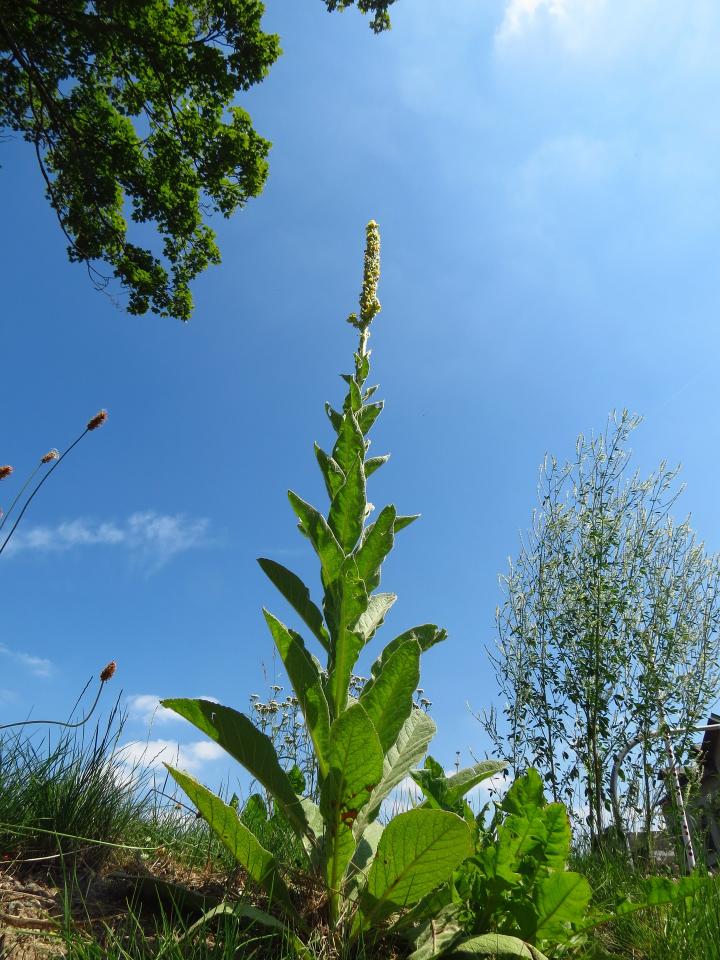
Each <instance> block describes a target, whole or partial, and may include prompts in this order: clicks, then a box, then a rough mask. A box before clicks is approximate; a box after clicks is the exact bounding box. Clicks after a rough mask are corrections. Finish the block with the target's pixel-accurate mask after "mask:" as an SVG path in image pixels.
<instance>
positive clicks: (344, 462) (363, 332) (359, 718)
mask: <svg viewBox="0 0 720 960" xmlns="http://www.w3.org/2000/svg"><path fill="white" fill-rule="evenodd" d="M379 278H380V236H379V232H378V227H377V224H376V223H374V222H370V223H369V224H368V226H367V244H366V249H365V262H364V272H363V283H362V290H361V294H360V310H359V313H358V314H351V316H350V317H349V318H348V322H349V323H350V324H351V325H352V327H353V328H354V329H355V330H356V331H357V333H358V336H359V343H358V348H357V351H356V352H355V354H354V371H353V373H351V374H345V375H343V379H344V380H345V382H346V384H347V394H346V396H345V399H344V402H343V406H342V409H341V410H335V409H333V408H332V407H331V406H330V405H326V411H327V415H328V418H329V420H330V424H331V425H332V428H333V430H334V432H335V434H336V439H335V442H334V446H333V448H332V452H331V453H327V452H326V451H324V450H322V449H321V448H320V447H319V446H317V445H316V447H315V455H316V458H317V462H318V465H319V467H320V470H321V472H322V476H323V479H324V481H325V487H326V489H327V494H328V497H329V500H330V505H329V508H328V511H327V514H326V515H324V514H323V513H321V512H320V511H319V510H317V509H316V508H315V507H313V506H311V505H310V504H309V503H307V502H306V501H305V500H303V499H302V498H301V497H299V496H298V495H297V494H296V493H293V492H292V491H291V492H290V493H289V494H288V496H289V499H290V505H291V506H292V509H293V511H294V512H295V514H296V516H297V519H298V526H299V529H300V532H301V533H302V534H303V535H304V536H305V537H306V538H307V539H308V540H309V541H310V543H311V545H312V547H313V549H314V551H315V553H316V554H317V557H318V559H319V562H320V578H321V583H322V588H323V598H322V605H321V606H317V605H316V604H315V603H314V602H313V600H312V599H311V596H310V591H309V589H308V588H307V587H306V586H305V584H304V583H303V582H302V581H301V580H300V578H299V577H297V576H296V575H295V574H294V573H292V572H291V571H290V570H288V569H286V568H285V567H284V566H282V565H280V564H279V563H276V562H275V561H274V560H267V559H261V560H260V561H259V563H260V566H261V567H262V569H263V570H264V572H265V573H266V574H267V576H268V577H269V578H270V580H271V581H272V583H273V584H274V585H275V587H277V589H278V590H279V591H280V593H281V594H282V596H283V597H284V598H285V600H286V601H288V603H289V604H290V605H291V606H292V607H293V609H294V610H295V612H296V613H297V615H298V617H299V618H300V619H301V620H302V621H303V622H304V624H305V626H306V627H307V630H308V631H309V634H310V635H311V637H312V638H313V643H314V644H315V645H316V649H317V651H318V652H322V655H323V656H324V659H325V663H324V665H323V664H321V662H320V661H319V660H318V659H317V658H316V657H315V656H314V655H313V653H312V652H311V650H310V649H308V646H307V645H306V643H305V640H304V639H303V638H302V637H301V635H300V634H299V633H297V632H296V631H295V630H294V629H293V628H291V627H288V626H286V625H285V624H284V623H282V622H281V621H280V620H279V619H278V618H277V617H276V616H274V615H273V614H272V613H270V612H269V611H267V610H264V611H263V612H264V615H265V619H266V621H267V624H268V627H269V629H270V633H271V634H272V637H273V640H274V641H275V645H276V647H277V650H278V653H279V655H280V658H281V660H282V662H283V664H284V667H285V670H286V672H287V675H288V678H289V680H290V682H291V684H292V686H293V689H294V692H295V696H296V697H297V700H298V701H299V704H300V708H301V710H302V713H303V717H304V722H305V725H306V728H307V732H308V734H309V737H310V739H311V741H312V748H313V751H314V756H315V763H316V766H317V776H318V784H319V803H318V804H316V803H314V802H313V801H312V800H311V799H310V798H308V797H303V796H301V795H299V794H298V793H297V792H296V789H295V785H294V783H293V780H292V779H291V777H289V775H288V772H287V771H286V769H284V768H283V765H282V763H281V762H280V760H279V758H278V755H277V753H276V751H275V748H274V746H273V743H272V741H271V739H270V738H269V737H268V736H267V735H266V734H264V733H263V732H262V731H260V730H258V729H257V727H256V726H255V725H254V724H253V723H252V721H251V720H250V719H249V718H248V717H247V716H246V715H245V714H243V713H240V712H238V711H236V710H233V709H231V708H230V707H225V706H221V705H220V704H217V703H214V702H210V701H207V700H187V699H170V700H163V701H162V703H163V706H165V707H167V708H169V709H171V710H174V711H175V712H176V713H178V714H180V716H182V717H184V718H185V719H186V720H189V721H190V722H191V723H193V724H194V725H195V726H196V727H197V728H198V729H199V730H201V731H203V733H205V734H207V735H208V736H209V737H211V738H212V739H213V740H214V741H215V742H216V743H218V744H220V745H221V746H222V747H223V748H224V749H225V750H226V751H227V752H228V753H229V754H230V755H231V756H233V757H234V758H235V759H236V760H238V761H239V762H240V763H241V764H242V765H243V766H244V767H245V768H246V769H247V770H248V771H249V772H250V774H251V775H252V776H253V777H254V778H255V779H256V780H257V781H258V782H259V783H260V784H262V786H263V787H264V788H265V790H266V791H267V792H268V794H269V795H271V796H272V797H273V800H274V804H275V806H276V808H277V809H278V810H280V811H281V812H282V814H283V815H284V817H285V818H286V820H287V822H288V824H289V825H290V826H291V828H292V829H293V830H294V831H295V832H296V834H297V835H298V837H299V838H300V839H301V840H302V844H303V849H304V851H305V855H306V858H307V864H306V865H307V870H308V871H309V872H310V873H311V874H313V875H314V876H315V878H316V880H317V881H318V882H319V884H320V885H321V887H322V889H323V891H324V896H323V900H322V911H323V914H324V920H325V922H326V924H327V927H328V929H329V930H330V931H332V932H333V935H335V936H336V937H337V938H338V940H339V941H342V942H344V943H346V944H347V943H350V942H353V941H356V940H358V939H359V938H362V939H363V940H365V941H367V939H368V937H372V936H374V935H375V934H376V933H379V932H381V931H386V930H387V929H388V928H391V927H392V926H393V925H395V924H397V923H398V921H399V920H400V919H401V918H402V917H403V915H404V914H406V913H407V911H408V910H409V909H411V908H412V909H413V917H415V918H418V919H420V918H422V917H423V914H424V908H423V904H427V910H428V911H431V910H432V909H434V908H433V897H432V894H433V893H434V891H436V890H437V888H439V887H440V886H441V885H443V884H444V883H446V881H447V880H448V879H449V878H450V876H451V875H452V873H453V871H454V870H455V869H456V868H457V867H458V865H459V864H460V863H461V862H462V861H463V860H465V858H466V857H468V856H469V855H470V853H471V852H472V850H473V825H472V824H471V823H469V822H468V820H467V818H463V817H462V816H459V815H458V814H457V813H455V812H453V811H448V810H443V809H439V808H434V809H433V808H432V807H431V805H430V804H428V803H425V804H423V805H421V806H420V807H418V808H416V809H413V810H409V811H407V812H404V813H400V814H398V815H397V816H395V817H394V818H392V819H391V820H390V822H389V823H388V824H387V826H385V827H383V825H382V824H381V823H380V821H379V819H378V817H379V814H380V810H381V806H382V803H383V801H384V800H385V799H386V798H387V797H388V796H389V795H390V794H391V792H392V791H393V789H394V788H396V787H397V786H398V784H399V783H400V782H401V781H402V780H403V779H404V778H406V777H407V776H408V775H409V773H410V771H411V770H413V769H414V768H415V767H416V766H417V765H418V764H419V763H420V761H421V760H422V758H423V757H424V755H425V752H426V749H427V746H428V744H429V742H430V740H431V738H432V737H433V735H434V733H435V724H434V722H433V721H432V719H431V718H430V717H429V716H428V715H427V713H426V712H425V711H423V710H422V709H420V708H418V706H416V705H415V704H414V702H413V694H414V692H415V690H416V689H417V686H418V680H419V676H420V655H421V653H423V652H424V651H425V650H428V649H429V648H430V647H432V646H434V645H435V644H436V643H438V642H440V641H441V640H444V639H445V637H446V631H445V630H442V629H439V628H438V627H436V626H435V625H434V624H423V625H422V626H417V627H413V628H412V629H409V630H406V631H405V632H404V633H401V634H400V635H399V636H397V637H395V639H394V640H392V641H391V642H390V643H389V644H388V645H387V646H386V647H385V649H384V650H383V651H382V652H381V653H380V655H379V657H378V658H377V659H376V660H375V662H374V664H373V666H372V667H371V670H370V676H369V677H368V679H367V681H366V682H365V683H364V684H363V686H362V688H361V689H360V690H359V691H357V690H356V691H355V694H356V695H353V692H352V691H351V677H352V675H353V668H354V667H355V664H356V663H357V660H358V657H359V656H360V653H361V652H362V650H363V648H364V647H365V646H366V645H367V644H369V643H370V642H371V641H372V639H373V637H374V636H375V633H376V631H377V630H378V628H379V627H380V626H381V624H382V623H383V620H384V619H385V616H386V615H387V613H388V611H389V609H390V608H391V607H392V605H393V604H394V603H395V600H396V599H397V598H396V596H395V594H393V593H383V592H379V591H378V587H379V586H380V572H381V566H382V563H383V561H384V560H385V558H386V557H387V556H388V554H389V553H390V551H391V550H392V548H393V545H394V541H395V535H396V534H397V533H398V532H399V531H401V530H402V529H404V528H405V527H407V526H408V525H409V524H410V523H412V522H413V521H414V520H416V519H417V517H416V516H403V515H400V514H398V512H397V510H396V508H395V507H394V506H392V505H390V506H386V507H384V508H383V509H382V510H380V511H379V512H378V513H377V516H376V518H375V519H374V520H373V519H371V518H372V515H373V512H374V508H373V506H372V505H371V504H370V503H369V502H368V499H367V493H366V485H367V481H368V479H369V478H370V477H371V476H372V475H373V474H374V473H375V471H376V470H378V469H379V468H380V467H382V466H383V464H384V463H385V462H386V461H387V459H388V457H387V456H368V448H369V446H370V441H369V440H368V434H369V433H370V430H371V428H372V426H373V424H374V423H375V421H376V420H377V418H378V416H379V414H380V412H381V411H382V408H383V404H382V402H378V401H377V400H375V399H374V396H375V391H376V389H377V388H376V387H374V386H370V387H368V386H367V385H366V384H367V380H368V376H369V372H370V351H369V350H368V337H369V335H370V327H371V324H372V323H373V321H374V319H375V317H376V315H377V314H378V312H379V310H380V303H379V301H378V299H377V285H378V281H379ZM502 766H503V764H502V763H497V762H494V761H483V762H481V763H479V764H476V765H475V766H473V767H470V768H468V769H466V770H461V771H458V772H457V773H456V774H455V775H454V776H453V777H451V778H450V781H451V784H450V786H451V789H452V790H453V791H454V792H455V793H456V794H457V796H458V797H459V796H462V795H464V794H465V793H466V792H467V791H469V790H471V789H472V787H474V786H475V785H476V784H478V783H480V782H481V781H482V780H483V779H485V778H486V777H489V776H491V775H492V774H493V773H495V772H497V771H498V770H499V769H501V768H502ZM168 769H169V771H170V773H171V775H172V776H173V777H174V779H175V780H176V781H177V783H178V784H179V785H180V787H181V788H182V789H183V790H184V791H185V792H186V793H187V795H188V796H189V797H190V799H191V801H192V803H193V804H195V806H196V807H197V809H198V811H199V813H200V814H201V815H202V816H203V817H204V818H205V819H206V820H207V822H208V823H209V824H210V826H211V828H212V829H213V830H214V831H215V832H216V833H217V834H218V836H219V837H220V838H221V840H222V841H223V843H224V844H225V845H226V846H227V847H228V849H229V850H230V851H231V852H232V853H233V855H234V856H235V857H236V858H237V860H238V861H239V863H240V864H241V865H242V866H243V867H244V868H245V870H246V871H247V873H248V874H249V876H250V877H251V878H252V879H253V880H254V881H255V882H256V883H257V884H259V885H260V886H261V887H263V888H264V889H265V890H266V891H267V893H268V895H269V896H270V899H271V903H272V907H273V909H275V910H277V911H279V912H281V913H282V914H283V921H284V923H285V925H286V928H287V926H289V927H294V929H295V931H296V935H298V939H297V940H296V947H297V948H298V949H299V950H300V952H301V953H302V952H303V951H304V947H302V940H304V939H305V936H306V934H307V932H308V925H309V924H308V920H309V918H308V917H307V916H306V917H303V905H302V903H301V902H299V901H298V902H296V899H295V898H294V896H293V893H292V891H291V889H289V887H288V883H287V882H286V879H287V878H286V876H285V875H284V874H283V870H282V868H281V865H280V864H279V862H278V861H277V860H276V859H275V858H274V857H273V856H272V855H271V853H270V852H269V851H268V850H266V849H264V848H263V846H262V845H261V843H260V842H259V840H258V837H257V836H256V835H255V834H254V833H253V832H252V830H251V829H249V828H248V827H247V826H246V825H245V824H244V823H243V822H242V821H241V819H240V818H239V817H238V815H237V813H236V811H235V810H234V809H232V807H230V806H228V805H227V804H225V803H224V802H223V801H222V800H221V799H220V798H219V797H217V796H215V795H214V794H213V793H212V792H211V791H210V790H208V789H207V788H206V787H204V786H203V785H202V784H201V783H199V782H198V781H197V780H195V779H194V778H193V777H191V776H189V775H188V774H187V773H183V772H181V771H180V770H176V769H174V768H172V767H168ZM233 909H234V910H235V912H240V913H242V912H243V910H245V911H246V912H247V911H251V912H248V913H247V915H248V916H250V915H251V916H252V917H253V918H254V919H255V920H258V919H260V915H259V913H258V911H257V910H256V909H251V908H249V907H247V908H243V907H241V906H235V907H234V908H233ZM316 918H317V913H314V914H313V921H312V922H313V925H316ZM264 919H265V922H268V923H273V922H274V923H275V924H277V920H273V918H272V917H270V916H269V915H266V916H265V918H264Z"/></svg>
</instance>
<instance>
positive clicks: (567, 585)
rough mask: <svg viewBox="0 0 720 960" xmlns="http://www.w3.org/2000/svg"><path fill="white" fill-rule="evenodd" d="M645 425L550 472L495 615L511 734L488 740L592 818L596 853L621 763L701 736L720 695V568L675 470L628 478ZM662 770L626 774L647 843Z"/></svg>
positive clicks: (633, 765)
mask: <svg viewBox="0 0 720 960" xmlns="http://www.w3.org/2000/svg"><path fill="white" fill-rule="evenodd" d="M639 423H640V419H639V418H638V417H634V416H631V415H630V414H628V413H627V411H623V412H622V414H620V415H618V416H617V417H616V416H611V417H610V419H609V420H608V424H607V428H606V429H605V431H604V432H603V433H601V434H600V435H598V436H594V437H591V438H586V437H584V436H582V435H581V436H580V437H579V438H578V442H577V448H576V457H575V460H574V461H573V462H570V463H567V464H565V465H564V466H562V465H561V464H559V463H558V462H557V461H556V460H555V459H554V458H553V459H550V460H549V461H546V463H545V464H544V466H543V468H542V471H541V478H540V487H539V491H538V493H539V495H538V504H537V508H536V510H535V512H534V515H533V525H532V528H531V529H530V530H529V531H528V532H527V534H526V535H525V537H524V538H523V543H522V547H521V550H520V552H519V555H518V556H517V559H516V560H515V562H514V563H512V564H511V567H510V570H509V572H508V574H507V575H506V576H505V577H503V582H504V587H505V590H506V596H505V600H504V603H503V604H502V605H501V607H500V608H499V610H498V615H497V625H498V640H497V650H496V652H495V654H494V656H493V663H494V666H495V674H496V677H497V679H498V681H499V684H500V689H501V691H502V694H503V699H504V700H505V707H504V710H503V713H504V720H505V723H504V724H502V725H501V726H500V727H498V725H496V723H495V720H496V717H494V716H491V717H490V718H488V722H486V728H487V729H488V730H489V732H490V734H491V736H492V737H493V739H494V742H495V744H496V747H497V749H498V751H499V752H500V755H501V756H506V757H507V758H508V760H509V761H510V762H511V764H512V766H513V768H514V769H515V770H516V771H522V770H524V769H526V768H527V767H529V766H533V767H536V768H537V769H538V770H540V772H541V773H542V774H543V776H544V779H545V782H546V783H547V785H548V788H549V789H550V791H551V794H552V796H553V799H554V800H558V801H563V802H566V803H568V804H570V805H571V806H572V807H573V808H574V809H575V810H576V811H580V810H582V811H584V813H586V814H587V816H586V823H587V825H588V827H589V830H590V834H591V836H592V837H593V838H594V839H595V840H598V839H599V838H600V836H601V834H602V831H603V828H604V826H605V825H606V824H607V822H608V821H609V810H610V799H609V779H610V771H611V765H612V761H613V758H614V756H615V754H616V753H617V752H619V751H620V750H621V749H623V748H624V747H625V746H627V745H628V744H629V743H630V742H631V741H632V740H634V739H635V737H637V736H639V735H642V736H645V735H647V734H648V733H649V731H651V730H653V729H654V728H656V727H659V726H660V725H661V723H664V722H665V720H667V721H668V722H669V723H670V724H671V725H672V726H673V727H677V728H688V727H691V726H692V725H693V724H696V723H697V722H698V721H699V720H700V719H701V718H703V716H704V712H705V710H706V709H707V707H708V704H709V703H711V702H712V701H713V699H714V698H715V697H716V696H717V684H718V682H719V680H720V660H719V656H720V555H713V554H708V553H706V551H705V548H704V546H703V544H702V543H701V542H700V541H699V540H698V539H697V537H696V536H695V534H694V533H693V531H692V529H691V528H690V526H689V523H688V522H687V521H685V522H681V523H676V522H674V521H673V519H672V517H671V509H672V507H673V505H674V504H675V502H676V500H677V498H678V496H679V494H680V492H681V489H682V488H681V487H679V486H678V485H677V483H676V479H677V470H672V469H669V468H668V467H667V465H666V464H665V463H661V464H660V465H659V466H658V468H657V469H656V470H655V471H653V472H652V473H651V474H649V475H648V476H647V477H645V478H643V477H641V476H640V474H639V473H638V472H632V471H631V470H630V449H629V439H630V435H631V433H632V431H633V430H634V429H635V428H636V427H637V426H638V424H639ZM691 741H692V735H691V734H688V736H686V737H685V738H684V739H683V742H682V744H679V745H678V754H679V755H680V756H681V757H682V758H683V759H684V758H685V756H687V750H688V748H689V746H690V744H691ZM662 763H663V747H662V745H661V744H660V743H659V741H649V742H648V743H647V744H646V745H645V746H644V748H643V750H642V753H641V755H640V756H638V758H637V760H632V762H630V761H628V763H626V764H625V765H624V768H623V775H624V783H625V793H624V798H623V809H624V816H625V818H626V820H627V822H628V823H632V824H633V825H634V826H637V825H638V823H639V824H640V825H642V827H643V829H644V830H645V835H646V836H649V831H650V828H651V825H652V822H653V816H654V812H655V808H656V804H657V801H658V799H659V796H660V795H661V794H662V792H663V790H664V789H665V788H664V787H662V785H660V784H658V781H657V771H658V770H659V769H660V767H661V765H662Z"/></svg>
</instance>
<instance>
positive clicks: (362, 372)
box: [355, 353, 370, 385]
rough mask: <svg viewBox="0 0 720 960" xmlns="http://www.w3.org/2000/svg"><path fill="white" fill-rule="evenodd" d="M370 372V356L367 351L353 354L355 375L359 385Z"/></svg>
mask: <svg viewBox="0 0 720 960" xmlns="http://www.w3.org/2000/svg"><path fill="white" fill-rule="evenodd" d="M369 373H370V357H369V355H368V354H367V353H364V354H359V353H356V354H355V376H356V377H357V380H358V382H359V383H360V385H362V384H363V383H365V381H366V380H367V378H368V374H369Z"/></svg>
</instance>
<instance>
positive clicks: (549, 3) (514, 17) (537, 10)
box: [496, 0, 568, 41]
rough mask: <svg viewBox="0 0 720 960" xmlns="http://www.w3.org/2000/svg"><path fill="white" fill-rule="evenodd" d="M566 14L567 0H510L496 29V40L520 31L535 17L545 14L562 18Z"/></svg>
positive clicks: (507, 37) (509, 36) (531, 22)
mask: <svg viewBox="0 0 720 960" xmlns="http://www.w3.org/2000/svg"><path fill="white" fill-rule="evenodd" d="M567 14H568V0H510V2H509V3H508V5H507V6H506V8H505V14H504V16H503V19H502V23H501V24H500V26H499V28H498V31H497V35H496V36H497V39H498V41H503V40H508V39H510V38H512V37H513V36H515V35H517V34H519V33H522V32H523V31H524V30H526V29H527V28H528V27H529V26H531V25H532V24H533V22H534V21H535V19H536V18H538V17H542V16H547V17H551V18H555V19H562V18H564V17H567Z"/></svg>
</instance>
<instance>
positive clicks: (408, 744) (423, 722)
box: [355, 708, 436, 836]
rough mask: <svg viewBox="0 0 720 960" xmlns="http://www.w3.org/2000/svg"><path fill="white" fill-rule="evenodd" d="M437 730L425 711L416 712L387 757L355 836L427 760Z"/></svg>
mask: <svg viewBox="0 0 720 960" xmlns="http://www.w3.org/2000/svg"><path fill="white" fill-rule="evenodd" d="M435 730H436V727H435V723H434V721H433V720H432V718H431V717H429V716H428V715H427V714H426V713H425V712H424V711H423V710H418V709H416V708H413V711H412V713H411V714H410V716H409V717H408V718H407V720H406V721H405V723H404V724H403V726H402V729H401V730H400V733H399V734H398V737H397V740H396V741H395V743H394V744H393V745H392V747H390V749H389V750H388V751H387V753H386V754H385V759H384V760H383V774H382V779H381V781H380V783H379V784H378V785H377V786H376V787H375V789H374V790H373V792H372V794H371V796H370V800H369V801H368V804H367V806H366V807H365V810H363V811H362V812H361V814H360V816H359V817H358V820H357V823H356V825H355V831H356V836H360V835H361V834H362V831H363V830H364V829H365V827H366V826H367V824H368V823H370V822H371V821H372V820H374V819H375V817H376V816H377V815H378V813H379V812H380V805H381V803H382V802H383V800H384V799H385V798H386V797H387V796H388V795H389V794H390V792H391V791H392V790H394V789H395V787H396V786H397V785H398V784H399V783H400V782H401V781H402V780H404V779H405V777H407V776H408V774H409V773H410V771H411V770H412V769H413V767H415V766H417V764H418V763H419V762H420V761H421V760H422V758H423V757H424V756H425V751H426V750H427V748H428V744H429V743H430V741H431V740H432V738H433V737H434V736H435Z"/></svg>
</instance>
